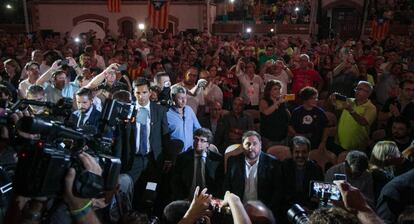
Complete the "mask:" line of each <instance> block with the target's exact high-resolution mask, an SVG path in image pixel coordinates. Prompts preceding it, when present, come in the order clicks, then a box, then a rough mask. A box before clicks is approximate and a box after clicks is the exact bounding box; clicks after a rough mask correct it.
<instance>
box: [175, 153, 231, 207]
mask: <svg viewBox="0 0 414 224" xmlns="http://www.w3.org/2000/svg"><path fill="white" fill-rule="evenodd" d="M223 164H224V161H223V157H222V156H221V155H220V154H218V153H215V152H211V151H208V152H207V157H206V161H205V175H204V176H205V183H206V187H207V188H208V192H209V194H212V195H213V196H214V197H216V198H222V196H223V191H222V190H223V179H224V165H223ZM193 177H194V149H192V148H191V149H189V150H187V151H185V152H182V153H180V154H179V155H178V157H177V160H176V163H175V167H174V171H173V174H172V181H171V189H172V198H173V200H182V199H188V196H189V195H193V194H192V193H191V192H190V191H191V187H192V183H193Z"/></svg>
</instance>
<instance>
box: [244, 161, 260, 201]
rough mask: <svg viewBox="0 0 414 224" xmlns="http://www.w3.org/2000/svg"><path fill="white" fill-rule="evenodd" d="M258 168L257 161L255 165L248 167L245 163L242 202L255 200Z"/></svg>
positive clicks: (247, 163) (248, 164)
mask: <svg viewBox="0 0 414 224" xmlns="http://www.w3.org/2000/svg"><path fill="white" fill-rule="evenodd" d="M258 166H259V159H258V160H257V161H256V163H255V164H253V165H250V163H249V162H247V160H246V161H245V166H244V167H245V169H246V176H245V181H244V195H243V202H247V201H252V200H253V201H255V200H257V168H258Z"/></svg>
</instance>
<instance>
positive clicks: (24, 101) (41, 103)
mask: <svg viewBox="0 0 414 224" xmlns="http://www.w3.org/2000/svg"><path fill="white" fill-rule="evenodd" d="M22 104H28V105H34V106H41V107H54V106H55V104H54V103H51V102H44V101H37V100H27V99H22V100H18V101H17V102H16V103H15V104H14V105H13V106H12V107H11V108H10V110H11V111H15V110H16V109H17V108H18V107H19V106H20V105H22Z"/></svg>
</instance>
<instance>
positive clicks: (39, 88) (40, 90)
mask: <svg viewBox="0 0 414 224" xmlns="http://www.w3.org/2000/svg"><path fill="white" fill-rule="evenodd" d="M39 93H40V94H45V89H44V88H43V87H42V86H41V85H31V86H30V87H29V88H28V89H27V93H26V95H29V94H30V95H36V94H39Z"/></svg>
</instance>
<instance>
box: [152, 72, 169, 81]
mask: <svg viewBox="0 0 414 224" xmlns="http://www.w3.org/2000/svg"><path fill="white" fill-rule="evenodd" d="M163 76H168V77H170V76H169V75H168V73H166V72H157V74H155V76H154V79H155V80H156V81H157V82H160V80H161V77H163Z"/></svg>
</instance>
